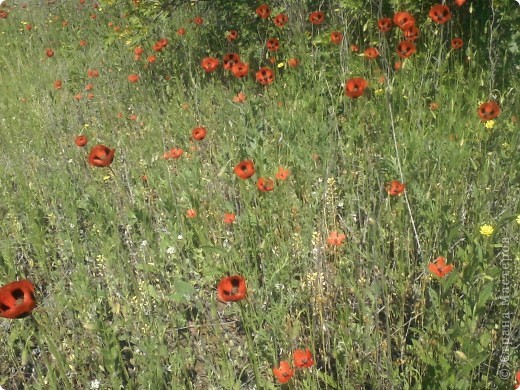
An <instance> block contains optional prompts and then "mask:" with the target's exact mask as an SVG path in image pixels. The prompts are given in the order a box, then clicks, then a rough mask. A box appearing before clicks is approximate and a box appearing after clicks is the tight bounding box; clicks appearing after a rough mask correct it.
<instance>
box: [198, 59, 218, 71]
mask: <svg viewBox="0 0 520 390" xmlns="http://www.w3.org/2000/svg"><path fill="white" fill-rule="evenodd" d="M218 64H219V62H218V60H217V59H216V58H213V57H206V58H204V59H203V60H202V62H201V63H200V65H201V66H202V69H204V71H205V72H206V73H211V72H214V71H215V70H216V69H217V67H218Z"/></svg>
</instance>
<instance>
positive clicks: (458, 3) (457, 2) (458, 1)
mask: <svg viewBox="0 0 520 390" xmlns="http://www.w3.org/2000/svg"><path fill="white" fill-rule="evenodd" d="M465 3H466V0H455V5H456V6H458V7H462V6H463V5H464V4H465ZM519 382H520V381H519Z"/></svg>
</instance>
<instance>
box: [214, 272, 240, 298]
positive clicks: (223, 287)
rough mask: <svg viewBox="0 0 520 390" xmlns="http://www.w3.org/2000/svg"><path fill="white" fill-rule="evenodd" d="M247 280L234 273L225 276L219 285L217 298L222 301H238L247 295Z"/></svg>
mask: <svg viewBox="0 0 520 390" xmlns="http://www.w3.org/2000/svg"><path fill="white" fill-rule="evenodd" d="M246 294H247V287H246V280H245V278H244V277H243V276H239V275H234V276H229V277H227V278H223V279H222V280H221V281H220V282H219V284H218V286H217V299H218V300H219V301H221V302H237V301H240V300H242V299H244V298H245V297H246Z"/></svg>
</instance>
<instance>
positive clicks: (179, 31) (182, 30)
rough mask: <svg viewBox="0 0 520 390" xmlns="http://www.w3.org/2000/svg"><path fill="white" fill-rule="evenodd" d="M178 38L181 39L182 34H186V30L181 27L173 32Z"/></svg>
mask: <svg viewBox="0 0 520 390" xmlns="http://www.w3.org/2000/svg"><path fill="white" fill-rule="evenodd" d="M175 33H176V34H177V35H178V36H180V37H182V36H183V35H184V34H186V29H185V28H183V27H180V28H178V29H177V31H176V32H175Z"/></svg>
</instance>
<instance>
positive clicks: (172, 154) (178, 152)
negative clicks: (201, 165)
mask: <svg viewBox="0 0 520 390" xmlns="http://www.w3.org/2000/svg"><path fill="white" fill-rule="evenodd" d="M183 153H184V150H182V149H181V148H172V149H171V150H169V151H168V152H165V153H164V156H163V157H164V158H165V159H166V160H169V159H171V158H179V157H180V156H182V154H183Z"/></svg>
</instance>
